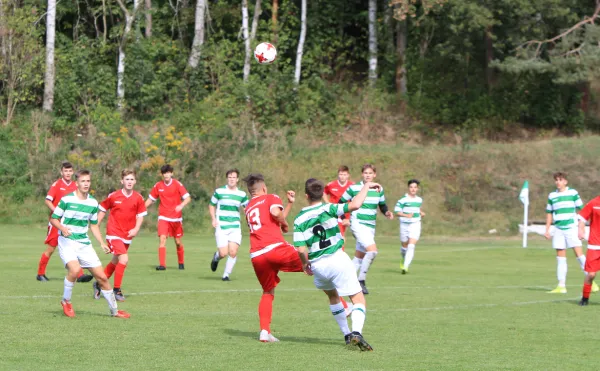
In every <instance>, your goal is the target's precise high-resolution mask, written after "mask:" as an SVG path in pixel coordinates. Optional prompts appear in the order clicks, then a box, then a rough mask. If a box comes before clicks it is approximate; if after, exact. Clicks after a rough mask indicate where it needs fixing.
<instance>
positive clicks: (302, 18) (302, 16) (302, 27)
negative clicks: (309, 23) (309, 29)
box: [294, 0, 306, 85]
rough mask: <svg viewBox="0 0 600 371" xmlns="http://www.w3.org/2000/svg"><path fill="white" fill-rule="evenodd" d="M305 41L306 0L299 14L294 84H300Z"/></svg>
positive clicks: (303, 1) (303, 0)
mask: <svg viewBox="0 0 600 371" xmlns="http://www.w3.org/2000/svg"><path fill="white" fill-rule="evenodd" d="M305 40H306V0H302V11H301V13H300V39H299V40H298V51H297V52H296V71H295V72H294V82H295V83H296V85H298V84H300V75H301V74H302V54H303V53H304V41H305Z"/></svg>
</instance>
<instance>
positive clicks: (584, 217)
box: [577, 202, 594, 240]
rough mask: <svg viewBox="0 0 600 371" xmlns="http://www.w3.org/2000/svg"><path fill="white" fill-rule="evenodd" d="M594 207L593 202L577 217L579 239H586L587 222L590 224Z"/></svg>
mask: <svg viewBox="0 0 600 371" xmlns="http://www.w3.org/2000/svg"><path fill="white" fill-rule="evenodd" d="M593 210H594V206H593V205H592V203H591V202H589V203H588V204H587V205H585V207H584V208H583V209H582V210H581V211H580V212H579V215H577V219H578V220H579V233H578V235H579V239H580V240H583V239H584V238H585V225H586V223H587V222H590V221H591V219H592V215H593Z"/></svg>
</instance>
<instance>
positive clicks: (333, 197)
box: [323, 179, 354, 204]
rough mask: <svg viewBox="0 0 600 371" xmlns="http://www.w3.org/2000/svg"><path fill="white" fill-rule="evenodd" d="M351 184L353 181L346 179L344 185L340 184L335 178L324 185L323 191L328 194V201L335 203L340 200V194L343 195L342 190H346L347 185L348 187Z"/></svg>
mask: <svg viewBox="0 0 600 371" xmlns="http://www.w3.org/2000/svg"><path fill="white" fill-rule="evenodd" d="M353 184H354V183H353V182H351V181H347V182H346V185H345V186H341V185H340V182H339V181H338V180H337V179H336V180H333V181H331V182H329V183H328V184H327V185H326V186H325V189H324V190H323V193H325V194H326V195H328V196H329V203H332V204H337V203H338V202H339V201H340V198H342V196H343V195H344V192H346V190H347V189H348V187H350V186H351V185H353Z"/></svg>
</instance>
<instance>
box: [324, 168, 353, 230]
mask: <svg viewBox="0 0 600 371" xmlns="http://www.w3.org/2000/svg"><path fill="white" fill-rule="evenodd" d="M353 184H354V182H352V181H350V169H349V168H348V166H346V165H341V166H340V167H339V168H338V177H337V179H336V180H333V181H331V182H329V183H328V184H327V185H326V186H325V190H324V191H323V198H325V202H327V203H331V204H337V203H338V202H339V201H340V198H342V196H343V195H344V192H346V190H347V189H348V187H350V186H351V185H353ZM349 225H350V214H349V213H348V214H345V215H344V218H343V219H338V226H339V228H340V232H341V233H342V236H343V235H344V234H345V233H346V227H347V226H349Z"/></svg>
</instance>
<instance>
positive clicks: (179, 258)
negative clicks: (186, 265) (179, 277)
mask: <svg viewBox="0 0 600 371" xmlns="http://www.w3.org/2000/svg"><path fill="white" fill-rule="evenodd" d="M177 263H179V264H183V245H179V246H177Z"/></svg>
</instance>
